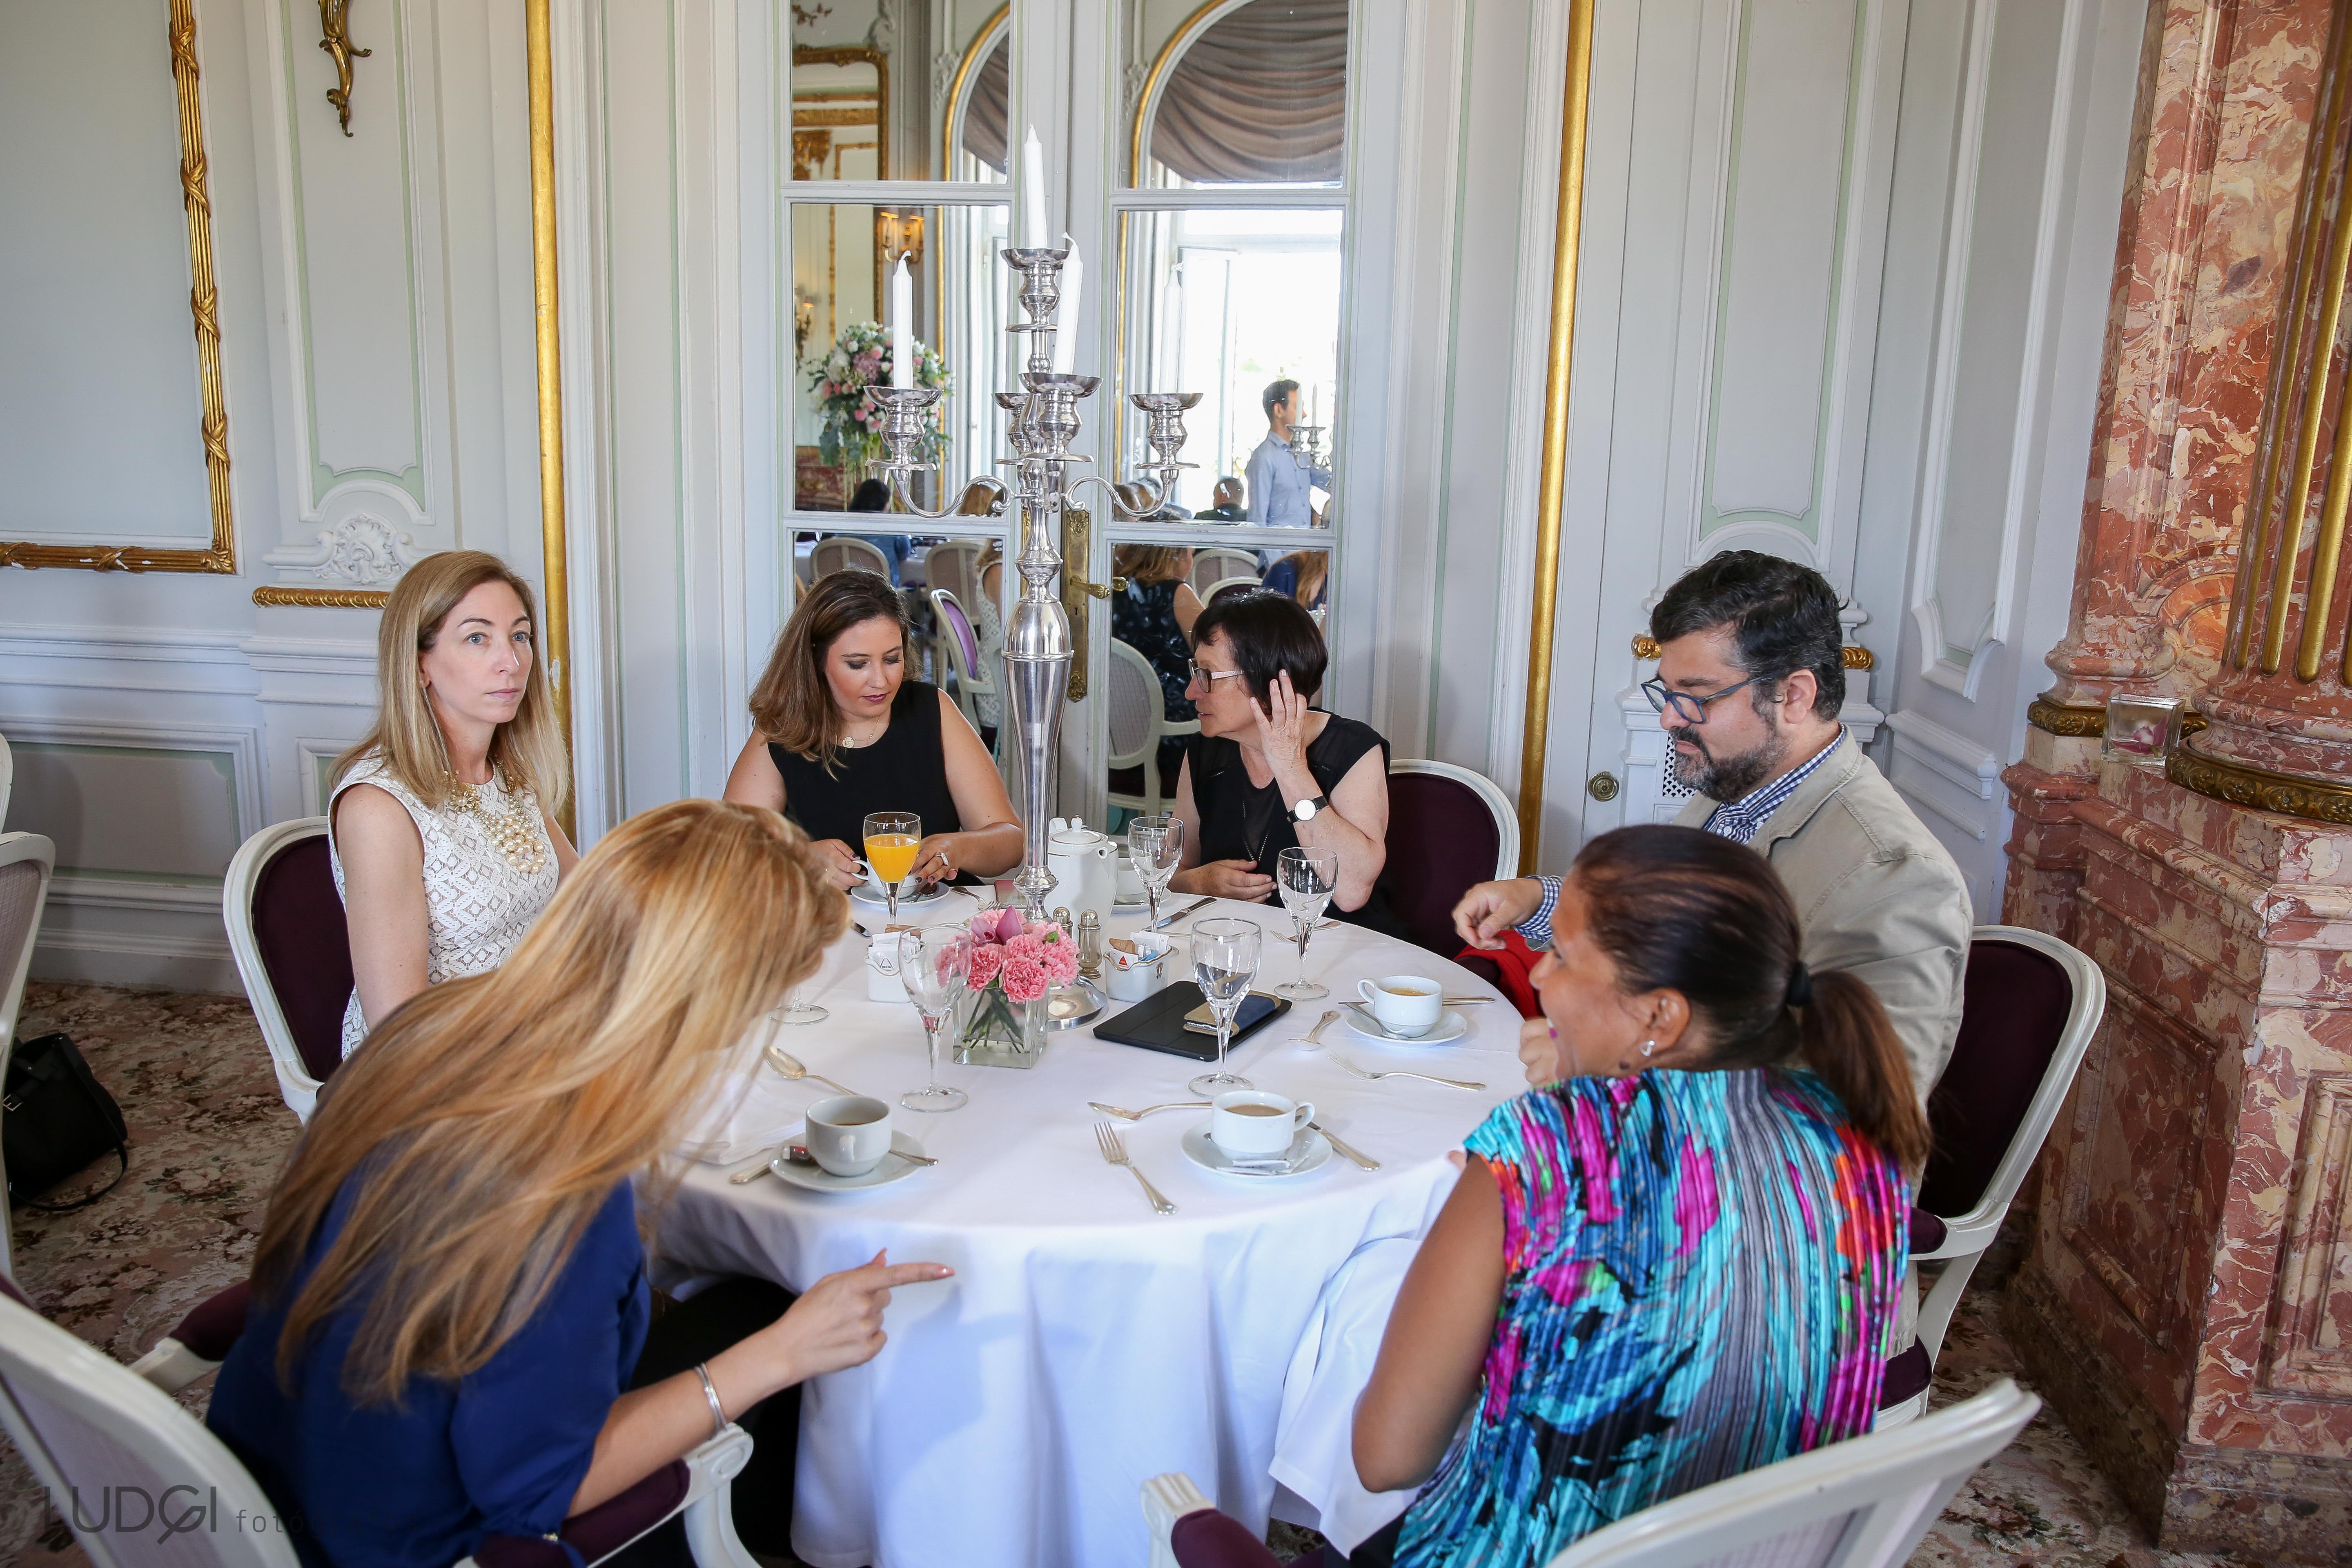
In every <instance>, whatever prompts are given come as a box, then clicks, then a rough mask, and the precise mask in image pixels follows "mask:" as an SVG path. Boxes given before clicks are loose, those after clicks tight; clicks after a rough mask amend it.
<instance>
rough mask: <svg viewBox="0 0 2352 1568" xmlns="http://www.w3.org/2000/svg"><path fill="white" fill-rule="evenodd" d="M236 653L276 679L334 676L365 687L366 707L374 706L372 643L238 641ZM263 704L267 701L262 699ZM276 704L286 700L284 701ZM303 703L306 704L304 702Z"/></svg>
mask: <svg viewBox="0 0 2352 1568" xmlns="http://www.w3.org/2000/svg"><path fill="white" fill-rule="evenodd" d="M236 650H237V652H238V654H240V655H241V656H242V657H243V658H244V660H245V662H246V663H247V664H249V665H250V666H252V667H253V668H255V669H257V670H266V671H268V672H269V673H271V674H277V675H336V676H343V677H347V678H350V679H359V680H364V681H366V682H367V683H368V689H369V696H368V699H367V701H368V705H369V706H370V707H373V706H374V704H375V697H374V694H373V693H374V689H375V643H374V641H373V639H370V640H368V641H362V640H361V639H359V638H358V637H242V638H239V639H238V640H237V642H236ZM262 700H264V701H269V700H271V699H270V698H268V697H267V696H265V697H264V698H263V699H262ZM277 700H280V701H283V700H285V699H283V698H280V699H277ZM304 700H309V699H304Z"/></svg>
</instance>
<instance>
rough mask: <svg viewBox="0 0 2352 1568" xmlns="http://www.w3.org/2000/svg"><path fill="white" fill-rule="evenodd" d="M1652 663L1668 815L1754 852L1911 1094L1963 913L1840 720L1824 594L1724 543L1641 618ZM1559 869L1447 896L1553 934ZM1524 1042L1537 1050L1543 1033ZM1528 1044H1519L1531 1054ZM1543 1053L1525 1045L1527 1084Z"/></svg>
mask: <svg viewBox="0 0 2352 1568" xmlns="http://www.w3.org/2000/svg"><path fill="white" fill-rule="evenodd" d="M1650 635H1651V636H1652V637H1654V638H1655V639H1656V640H1657V643H1658V651H1659V658H1658V675H1657V679H1654V680H1650V681H1647V682H1644V683H1643V688H1642V689H1643V692H1644V693H1645V694H1647V696H1648V697H1649V699H1650V701H1651V704H1652V705H1653V706H1654V707H1655V708H1656V709H1657V710H1658V715H1659V721H1660V722H1661V723H1662V724H1663V725H1664V729H1665V731H1666V734H1667V736H1668V737H1669V738H1670V739H1671V740H1672V742H1673V743H1674V748H1675V772H1676V773H1678V774H1679V775H1680V777H1681V778H1682V781H1683V782H1684V783H1685V784H1688V785H1690V786H1691V789H1692V791H1693V792H1694V793H1693V795H1692V798H1691V802H1690V804H1689V805H1686V806H1685V807H1684V808H1683V811H1682V815H1681V816H1679V817H1677V818H1676V819H1675V820H1676V821H1677V822H1678V823H1680V824H1682V825H1683V826H1692V827H1704V828H1706V830H1707V831H1708V832H1710V833H1717V834H1720V835H1722V836H1723V837H1727V838H1736V839H1738V841H1739V842H1740V843H1742V844H1747V845H1751V846H1753V847H1755V848H1757V849H1759V850H1760V851H1761V852H1762V853H1763V854H1764V856H1765V857H1766V858H1768V859H1769V860H1770V861H1771V862H1772V868H1773V869H1774V870H1776V871H1778V872H1779V873H1780V879H1781V880H1782V881H1783V882H1784V883H1786V884H1787V886H1788V889H1789V892H1790V896H1791V897H1792V898H1794V899H1795V900H1796V902H1797V913H1798V917H1799V919H1800V920H1801V921H1802V923H1803V927H1804V933H1805V945H1804V954H1803V956H1804V962H1805V966H1806V968H1807V969H1808V970H1811V971H1817V972H1825V971H1830V970H1843V971H1844V972H1846V973H1851V974H1855V975H1858V976H1860V977H1861V978H1862V979H1863V980H1864V981H1865V982H1867V983H1868V984H1869V985H1870V987H1871V989H1872V990H1873V991H1874V992H1875V993H1876V994H1877V996H1878V999H1879V1001H1880V1002H1881V1003H1883V1004H1885V1007H1886V1012H1887V1016H1888V1017H1889V1018H1890V1019H1892V1020H1893V1022H1894V1025H1895V1033H1896V1034H1897V1035H1898V1036H1900V1037H1901V1038H1902V1040H1903V1047H1904V1051H1905V1054H1906V1056H1907V1057H1908V1058H1909V1059H1910V1062H1911V1071H1912V1078H1913V1083H1914V1087H1915V1088H1916V1089H1917V1090H1918V1093H1919V1097H1920V1099H1922V1100H1925V1099H1926V1098H1927V1091H1928V1090H1929V1089H1932V1088H1934V1087H1935V1082H1936V1079H1937V1078H1939V1077H1941V1076H1942V1074H1943V1070H1944V1063H1945V1062H1946V1060H1947V1059H1948V1058H1949V1057H1950V1056H1951V1052H1952V1041H1953V1039H1954V1037H1956V1036H1957V1035H1958V1033H1959V1026H1960V995H1961V985H1960V981H1961V974H1962V972H1963V970H1964V968H1965V966H1966V964H1967V963H1968V952H1969V927H1970V925H1971V923H1972V921H1973V919H1974V916H1973V913H1972V910H1971V907H1970V901H1969V890H1968V884H1967V882H1966V881H1965V880H1964V879H1962V878H1961V876H1960V870H1959V867H1958V865H1956V864H1955V863H1954V862H1953V860H1952V857H1951V855H1950V853H1949V852H1948V851H1947V850H1946V849H1945V848H1944V847H1943V846H1942V845H1941V844H1940V843H1938V842H1937V839H1936V836H1935V835H1934V834H1932V833H1930V832H1929V831H1927V827H1926V826H1925V825H1923V824H1922V823H1921V822H1920V820H1919V818H1918V817H1917V816H1915V815H1914V814H1913V812H1912V810H1911V808H1910V806H1909V805H1906V804H1905V802H1904V800H1903V797H1902V796H1900V795H1897V794H1895V789H1894V786H1893V785H1891V784H1888V783H1887V782H1886V780H1885V777H1884V776H1883V775H1882V774H1880V773H1879V771H1878V768H1877V766H1876V764H1874V763H1872V762H1871V760H1870V759H1869V758H1868V757H1866V756H1864V755H1863V752H1862V748H1861V747H1860V746H1858V745H1856V744H1855V743H1854V742H1853V739H1852V737H1850V736H1848V735H1847V734H1846V732H1845V727H1844V726H1843V725H1842V724H1840V723H1839V722H1838V717H1837V716H1838V710H1839V709H1840V707H1842V706H1843V703H1844V701H1845V659H1844V649H1843V643H1844V635H1843V626H1840V624H1839V622H1838V601H1837V594H1836V592H1835V591H1834V590H1833V589H1832V588H1831V586H1830V584H1829V583H1828V581H1827V580H1826V579H1824V578H1823V577H1822V574H1820V573H1818V572H1815V571H1813V570H1812V569H1811V568H1810V567H1806V566H1800V565H1798V564H1796V563H1793V562H1789V561H1783V560H1781V559H1780V558H1779V557H1777V556H1772V555H1765V554H1760V553H1759V552H1755V551H1747V550H1738V551H1727V552H1724V553H1722V554H1720V555H1717V556H1716V557H1714V558H1713V559H1712V560H1710V561H1707V562H1706V563H1704V564H1702V565H1700V566H1697V567H1696V568H1694V569H1693V570H1691V571H1690V572H1688V573H1686V574H1684V576H1683V577H1682V579H1681V580H1680V581H1678V582H1677V583H1675V585H1674V586H1673V587H1671V588H1669V589H1667V590H1666V593H1665V596H1664V597H1663V598H1662V599H1660V600H1659V601H1658V605H1657V608H1656V609H1655V610H1654V611H1653V612H1652V613H1651V616H1650ZM1559 887H1560V879H1559V878H1557V877H1522V878H1518V879H1514V880H1511V881H1507V882H1482V883H1480V884H1479V885H1478V886H1477V887H1475V888H1473V889H1470V891H1469V892H1468V893H1466V894H1465V895H1464V897H1463V899H1462V901H1461V902H1460V903H1459V904H1458V905H1456V906H1455V908H1454V929H1455V930H1456V931H1458V932H1459V933H1460V934H1461V936H1462V938H1463V940H1464V941H1465V942H1469V943H1470V944H1471V945H1472V946H1474V947H1480V948H1490V949H1491V948H1500V947H1501V946H1502V945H1503V941H1502V938H1503V933H1504V932H1505V931H1508V930H1510V929H1511V928H1513V927H1517V929H1518V931H1519V932H1520V934H1521V935H1522V936H1524V937H1525V938H1526V939H1527V941H1528V945H1529V946H1530V947H1536V948H1541V947H1544V946H1546V945H1548V944H1549V942H1550V941H1551V914H1552V910H1553V908H1554V907H1555V905H1556V904H1557V903H1558V902H1559ZM1528 1048H1532V1049H1535V1050H1537V1051H1538V1054H1540V1043H1539V1042H1532V1043H1531V1044H1530V1047H1528ZM1528 1048H1523V1050H1522V1052H1521V1055H1522V1057H1523V1058H1525V1057H1527V1054H1528ZM1548 1071H1549V1068H1548V1066H1547V1064H1545V1063H1543V1062H1540V1061H1535V1060H1532V1059H1530V1062H1529V1067H1528V1079H1530V1081H1534V1082H1549V1077H1539V1076H1538V1074H1542V1073H1547V1072H1548Z"/></svg>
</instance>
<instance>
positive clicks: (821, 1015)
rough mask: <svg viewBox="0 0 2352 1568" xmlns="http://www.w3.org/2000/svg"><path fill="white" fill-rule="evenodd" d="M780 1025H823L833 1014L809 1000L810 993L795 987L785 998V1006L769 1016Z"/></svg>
mask: <svg viewBox="0 0 2352 1568" xmlns="http://www.w3.org/2000/svg"><path fill="white" fill-rule="evenodd" d="M769 1016H770V1017H772V1018H773V1019H775V1021H776V1022H777V1023H779V1024H822V1023H824V1021H825V1020H826V1019H827V1018H830V1017H832V1016H833V1014H832V1013H831V1012H830V1011H829V1010H827V1009H826V1008H824V1007H820V1006H818V1005H816V1004H815V1003H814V1002H812V1001H810V1000H809V999H808V993H807V992H806V991H804V990H803V989H802V988H801V987H800V986H797V985H795V986H793V988H792V991H791V993H790V994H788V995H786V996H785V998H784V1005H782V1006H781V1007H779V1008H777V1009H776V1010H775V1011H774V1012H773V1013H771V1014H770V1015H769Z"/></svg>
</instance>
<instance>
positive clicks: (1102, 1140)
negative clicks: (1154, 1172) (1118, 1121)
mask: <svg viewBox="0 0 2352 1568" xmlns="http://www.w3.org/2000/svg"><path fill="white" fill-rule="evenodd" d="M1095 1142H1097V1143H1099V1144H1101V1145H1102V1156H1103V1158H1104V1159H1106V1160H1108V1161H1109V1162H1110V1163H1112V1164H1114V1165H1124V1166H1126V1167H1127V1172H1128V1174H1129V1175H1131V1176H1133V1177H1134V1178H1135V1179H1136V1180H1137V1181H1138V1182H1141V1183H1142V1184H1143V1195H1144V1196H1145V1197H1147V1198H1150V1200H1151V1206H1152V1207H1153V1208H1155V1209H1157V1210H1159V1211H1160V1213H1161V1214H1163V1215H1169V1214H1174V1213H1175V1212H1176V1205H1174V1204H1171V1203H1170V1202H1169V1201H1168V1200H1167V1199H1166V1198H1163V1197H1161V1196H1160V1189H1159V1188H1158V1187H1155V1186H1153V1185H1152V1184H1150V1182H1148V1181H1145V1180H1144V1175H1143V1173H1142V1172H1140V1171H1139V1170H1137V1169H1136V1168H1135V1162H1134V1161H1132V1160H1130V1159H1129V1158H1128V1157H1127V1145H1126V1144H1125V1143H1123V1142H1119V1136H1118V1129H1117V1128H1116V1127H1113V1126H1112V1125H1111V1124H1110V1123H1109V1122H1108V1121H1097V1122H1096V1123H1095Z"/></svg>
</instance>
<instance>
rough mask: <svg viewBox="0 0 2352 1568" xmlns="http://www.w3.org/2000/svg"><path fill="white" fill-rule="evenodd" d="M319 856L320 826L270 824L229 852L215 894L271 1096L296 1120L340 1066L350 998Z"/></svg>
mask: <svg viewBox="0 0 2352 1568" xmlns="http://www.w3.org/2000/svg"><path fill="white" fill-rule="evenodd" d="M327 856H328V849H327V819H326V818H325V817H323V816H304V817H297V818H296V819H295V820H293V821H291V822H280V823H275V824H273V825H271V826H268V827H265V828H263V829H262V830H261V831H260V832H258V833H257V834H255V835H254V836H253V837H250V838H248V839H247V840H246V841H245V842H244V843H243V844H242V845H240V846H238V847H237V851H236V856H235V857H234V858H231V859H230V861H229V863H228V877H227V879H226V885H225V886H224V887H223V888H222V889H221V918H222V921H223V922H224V923H225V924H226V926H227V927H228V950H229V953H230V955H231V956H232V957H234V958H235V959H236V974H237V978H238V979H239V980H242V981H243V982H245V997H246V1000H247V1002H249V1003H251V1004H252V1005H253V1018H254V1022H255V1023H257V1024H258V1025H259V1026H261V1038H262V1041H263V1043H265V1044H266V1045H268V1047H269V1065H270V1066H271V1067H273V1068H276V1069H277V1070H278V1094H279V1095H280V1096H281V1097H282V1098H283V1099H284V1100H285V1101H286V1104H287V1108H288V1109H289V1110H292V1111H293V1112H294V1114H295V1115H296V1116H298V1117H299V1118H300V1119H301V1120H302V1121H310V1111H311V1110H312V1108H313V1107H314V1106H316V1105H317V1103H318V1100H319V1086H320V1084H321V1083H323V1082H324V1081H325V1080H326V1079H327V1077H328V1075H329V1074H330V1073H331V1072H333V1071H334V1069H335V1068H336V1066H337V1065H339V1064H340V1063H341V1060H342V1051H343V1009H344V1006H345V1005H346V1004H347V1003H348V1002H349V1001H350V1000H351V994H352V952H351V938H350V935H349V933H348V931H347V930H346V928H345V927H344V924H343V902H342V899H341V897H340V896H339V895H338V894H337V893H336V891H335V882H334V873H333V871H332V870H331V868H330V866H329V863H328V858H327Z"/></svg>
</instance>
